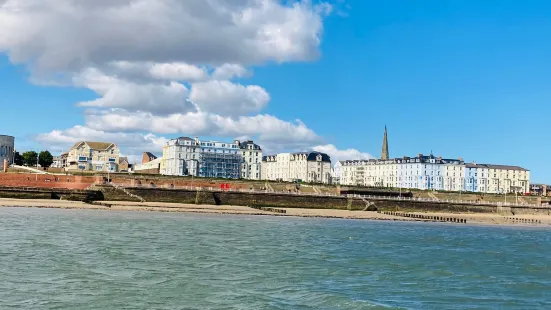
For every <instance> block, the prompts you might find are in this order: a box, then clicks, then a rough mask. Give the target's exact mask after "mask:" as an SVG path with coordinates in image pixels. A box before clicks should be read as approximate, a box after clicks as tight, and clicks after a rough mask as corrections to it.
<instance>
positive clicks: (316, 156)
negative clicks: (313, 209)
mask: <svg viewBox="0 0 551 310" xmlns="http://www.w3.org/2000/svg"><path fill="white" fill-rule="evenodd" d="M262 178H263V179H264V180H273V181H285V182H307V183H310V182H311V183H325V184H329V183H331V158H330V157H329V155H327V154H325V153H320V152H301V153H280V154H276V155H270V156H264V157H263V158H262Z"/></svg>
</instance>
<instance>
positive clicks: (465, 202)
mask: <svg viewBox="0 0 551 310" xmlns="http://www.w3.org/2000/svg"><path fill="white" fill-rule="evenodd" d="M111 184H112V185H113V186H116V187H117V188H162V189H175V190H178V189H179V190H190V191H206V192H215V191H216V192H219V191H224V192H237V193H266V194H281V195H290V196H315V197H347V198H357V199H361V200H363V201H364V202H365V200H387V201H412V202H433V203H447V204H462V205H478V206H496V207H535V208H546V209H548V208H551V206H547V205H544V204H541V205H540V204H530V203H516V202H514V203H513V202H495V201H475V200H454V199H432V198H422V197H388V196H376V195H358V194H348V195H339V194H337V193H315V192H312V193H310V192H293V191H291V192H289V191H279V192H278V191H270V190H258V189H244V188H229V189H221V188H216V187H203V186H171V185H166V184H163V185H154V186H151V185H150V184H142V185H138V186H136V185H130V184H114V183H111Z"/></svg>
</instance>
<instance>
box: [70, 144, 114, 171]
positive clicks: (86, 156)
mask: <svg viewBox="0 0 551 310" xmlns="http://www.w3.org/2000/svg"><path fill="white" fill-rule="evenodd" d="M119 155H120V152H119V148H118V147H117V145H116V144H114V143H109V142H91V141H80V142H77V143H75V145H73V147H72V148H71V149H70V150H69V152H68V153H67V159H66V163H65V169H66V170H73V171H75V170H81V171H109V172H117V171H118V170H119V169H118V167H119ZM62 157H63V155H62Z"/></svg>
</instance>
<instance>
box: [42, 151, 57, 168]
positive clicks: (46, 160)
mask: <svg viewBox="0 0 551 310" xmlns="http://www.w3.org/2000/svg"><path fill="white" fill-rule="evenodd" d="M38 163H39V164H40V166H41V167H44V168H49V167H50V166H51V165H52V164H53V163H54V157H53V156H52V154H51V153H50V152H49V151H42V152H40V154H39V155H38Z"/></svg>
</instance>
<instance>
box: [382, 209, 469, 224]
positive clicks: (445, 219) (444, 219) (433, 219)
mask: <svg viewBox="0 0 551 310" xmlns="http://www.w3.org/2000/svg"><path fill="white" fill-rule="evenodd" d="M378 213H381V214H385V215H391V216H399V217H407V218H412V219H419V220H423V221H426V222H446V223H461V224H466V223H467V220H466V219H462V218H457V217H450V216H436V215H424V214H415V213H405V212H392V211H379V212H378Z"/></svg>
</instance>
